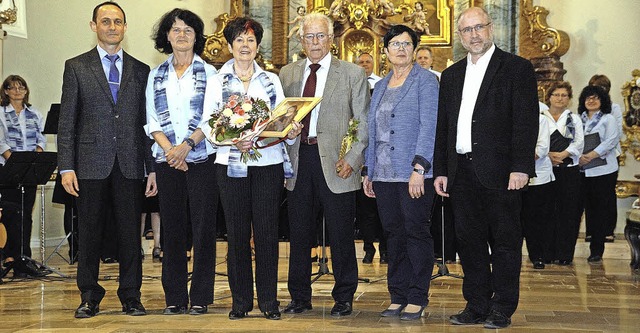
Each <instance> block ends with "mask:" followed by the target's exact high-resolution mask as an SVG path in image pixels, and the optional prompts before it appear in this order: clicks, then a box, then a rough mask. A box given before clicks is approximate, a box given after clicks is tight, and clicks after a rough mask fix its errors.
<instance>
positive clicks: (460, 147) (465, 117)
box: [456, 44, 496, 154]
mask: <svg viewBox="0 0 640 333" xmlns="http://www.w3.org/2000/svg"><path fill="white" fill-rule="evenodd" d="M495 50H496V46H495V44H493V45H491V48H489V50H488V51H487V52H486V53H485V54H483V55H482V56H481V57H480V58H479V59H478V61H476V63H475V64H474V63H473V62H472V61H471V54H467V71H466V73H465V76H464V87H463V88H462V102H460V114H459V115H458V132H457V136H456V152H458V154H464V153H470V152H471V151H472V144H471V130H472V128H471V123H472V120H473V109H474V108H475V107H476V101H477V100H478V93H479V92H480V86H481V85H482V80H483V79H484V74H485V73H486V72H487V67H489V61H490V60H491V56H493V52H494V51H495Z"/></svg>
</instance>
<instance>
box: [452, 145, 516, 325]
mask: <svg viewBox="0 0 640 333" xmlns="http://www.w3.org/2000/svg"><path fill="white" fill-rule="evenodd" d="M472 163H473V161H471V160H469V159H466V158H465V157H459V158H458V171H457V174H456V181H455V183H454V184H453V186H452V188H450V189H449V193H450V198H451V205H452V208H453V215H454V219H455V228H456V236H457V241H458V243H457V244H458V253H459V254H460V261H461V264H462V268H463V270H464V281H463V284H462V294H463V296H464V298H465V300H467V307H468V308H470V309H471V310H473V311H475V312H477V313H481V314H489V312H490V311H491V310H496V311H499V312H501V313H503V314H505V315H507V316H509V317H510V316H511V315H512V314H513V313H514V312H515V310H516V308H517V306H518V300H519V296H520V266H521V264H522V227H521V224H520V209H521V202H522V200H521V192H520V191H509V190H507V188H506V187H507V184H504V186H505V188H504V189H499V190H492V189H488V188H486V187H484V186H483V185H482V184H481V183H480V180H479V179H478V177H477V176H476V173H475V170H474V169H473V165H472ZM489 247H491V254H489Z"/></svg>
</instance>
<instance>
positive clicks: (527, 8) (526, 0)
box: [519, 0, 570, 101]
mask: <svg viewBox="0 0 640 333" xmlns="http://www.w3.org/2000/svg"><path fill="white" fill-rule="evenodd" d="M531 2H532V0H521V3H520V8H521V17H520V52H519V53H520V55H521V56H522V57H524V58H527V59H529V60H530V61H531V63H532V64H533V67H534V69H535V72H536V79H537V80H538V97H539V98H540V100H541V101H544V95H545V92H546V91H547V89H548V88H549V86H550V85H551V83H552V82H554V81H561V80H562V79H563V77H564V74H565V73H566V72H567V71H566V70H565V69H564V68H563V64H562V61H560V57H561V56H563V55H564V54H565V53H567V51H568V50H569V46H570V40H569V35H567V33H566V32H564V31H561V30H556V29H553V28H551V27H549V26H548V24H547V15H549V11H548V10H547V9H545V8H544V7H540V6H533V5H532V4H531Z"/></svg>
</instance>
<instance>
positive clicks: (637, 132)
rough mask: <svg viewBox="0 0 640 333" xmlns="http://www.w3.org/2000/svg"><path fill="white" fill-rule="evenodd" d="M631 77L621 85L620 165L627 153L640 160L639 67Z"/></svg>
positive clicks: (624, 160) (623, 163)
mask: <svg viewBox="0 0 640 333" xmlns="http://www.w3.org/2000/svg"><path fill="white" fill-rule="evenodd" d="M631 76H632V79H631V80H629V81H627V82H625V83H624V84H623V86H622V97H623V98H624V111H623V112H622V131H623V133H624V136H625V139H624V140H623V141H621V142H620V147H621V148H622V154H620V156H618V161H619V162H620V165H625V162H626V159H627V153H629V154H631V156H633V158H634V159H635V160H636V161H640V69H634V70H633V71H632V72H631Z"/></svg>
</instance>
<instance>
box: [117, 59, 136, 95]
mask: <svg viewBox="0 0 640 333" xmlns="http://www.w3.org/2000/svg"><path fill="white" fill-rule="evenodd" d="M122 58H123V59H122V79H120V89H119V90H118V100H120V96H121V95H122V93H123V92H125V91H127V90H126V89H127V84H128V83H129V82H130V81H131V80H133V79H134V77H133V73H134V70H133V61H132V60H131V57H130V56H129V54H127V53H126V52H124V51H122Z"/></svg>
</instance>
